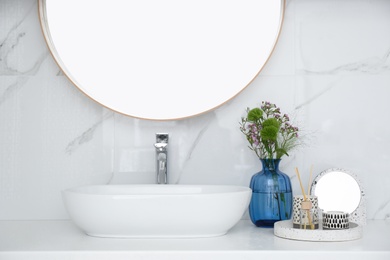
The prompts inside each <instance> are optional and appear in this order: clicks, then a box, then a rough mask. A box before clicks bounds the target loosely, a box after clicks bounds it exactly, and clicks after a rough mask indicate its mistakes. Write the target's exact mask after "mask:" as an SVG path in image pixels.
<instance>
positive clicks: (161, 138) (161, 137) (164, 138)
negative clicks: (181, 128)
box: [156, 133, 169, 144]
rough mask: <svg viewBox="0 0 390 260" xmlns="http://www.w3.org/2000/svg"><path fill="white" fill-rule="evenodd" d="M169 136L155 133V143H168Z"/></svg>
mask: <svg viewBox="0 0 390 260" xmlns="http://www.w3.org/2000/svg"><path fill="white" fill-rule="evenodd" d="M168 137H169V134H167V133H157V134H156V143H166V144H167V143H168Z"/></svg>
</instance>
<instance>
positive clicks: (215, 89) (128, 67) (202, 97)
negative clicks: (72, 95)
mask: <svg viewBox="0 0 390 260" xmlns="http://www.w3.org/2000/svg"><path fill="white" fill-rule="evenodd" d="M49 1H51V0H38V4H39V8H38V9H39V17H40V22H41V27H42V31H43V34H44V37H45V40H46V43H47V45H48V47H49V49H50V52H51V54H52V56H53V57H54V59H55V61H56V62H57V64H58V66H59V67H60V68H61V70H62V71H63V72H64V74H65V76H66V77H67V78H68V79H69V80H70V81H71V82H72V83H73V84H74V85H75V86H76V87H77V88H79V90H81V91H82V92H83V93H84V94H86V95H87V96H88V97H89V98H91V99H92V100H94V101H96V102H98V103H99V104H101V105H102V106H104V107H106V108H109V109H111V110H114V111H116V112H118V113H121V114H124V115H128V116H132V117H135V118H141V119H150V120H177V119H183V118H188V117H192V116H196V115H199V114H203V113H206V112H208V111H211V110H213V109H215V108H217V107H219V106H221V105H223V104H225V103H226V102H228V101H230V100H231V99H232V98H234V97H236V96H237V95H238V94H239V93H241V92H242V91H243V90H244V89H245V88H246V87H247V86H248V85H249V84H250V83H251V82H252V81H253V80H254V79H255V78H256V77H257V76H258V74H259V73H260V71H261V70H262V69H263V67H264V66H265V64H266V63H267V62H268V60H269V58H270V56H271V54H272V53H273V51H274V48H275V46H276V43H277V41H278V38H279V35H280V31H281V26H282V23H283V18H284V9H285V0H278V1H275V0H261V1H260V0H247V1H246V2H245V3H248V4H249V3H251V4H255V3H256V4H257V3H266V2H272V3H275V2H276V3H278V8H279V9H277V12H278V17H277V18H276V20H277V21H273V24H274V25H273V29H270V31H272V32H271V33H270V35H271V36H270V37H268V39H266V38H262V37H261V36H260V35H261V34H260V33H259V34H256V33H255V32H256V29H250V30H249V29H248V32H246V33H244V34H241V32H243V31H246V30H245V29H246V28H247V27H248V28H249V25H251V26H253V25H254V22H253V21H261V19H260V18H259V17H265V16H266V13H267V12H266V11H267V10H265V11H264V12H263V13H261V14H260V11H262V10H255V11H254V10H252V9H253V8H247V9H246V10H244V11H245V12H248V13H245V14H247V15H246V16H243V17H240V19H236V18H235V16H234V15H231V16H228V15H225V19H224V20H222V19H221V20H222V21H223V23H225V24H228V23H230V22H231V20H232V21H233V22H232V23H230V24H229V26H228V27H223V28H224V29H221V30H220V31H215V32H214V33H210V32H209V31H206V30H205V27H210V26H211V25H210V26H209V23H206V22H205V24H206V25H207V26H204V27H202V28H203V30H204V31H206V32H204V33H205V35H208V37H209V38H207V39H204V37H203V38H202V37H195V38H194V41H195V42H197V45H196V46H198V45H201V44H202V43H208V42H210V43H211V42H214V41H213V40H212V39H214V40H216V39H217V38H213V36H214V35H215V34H218V33H221V34H222V32H223V31H228V33H226V34H225V35H224V36H225V38H223V39H225V40H223V41H222V43H218V44H217V45H215V46H213V48H210V50H211V52H210V53H211V54H210V53H208V52H206V51H204V49H202V48H200V49H197V48H195V47H192V49H191V48H190V50H191V53H192V52H195V53H196V52H199V53H197V54H195V55H193V56H191V59H188V60H187V59H186V58H184V59H181V57H179V58H178V60H175V61H174V62H172V61H170V62H171V63H175V64H179V65H178V66H172V67H170V66H171V65H172V64H171V63H170V64H167V63H166V62H167V60H170V58H171V57H176V56H173V55H172V56H169V55H168V56H163V57H164V58H159V59H157V58H156V59H155V60H153V58H154V56H153V55H156V56H157V55H159V54H160V53H165V52H167V51H168V52H169V51H171V53H173V52H175V54H176V52H177V51H176V49H175V48H186V46H187V45H186V44H178V45H176V47H175V48H173V49H171V45H174V44H175V41H174V40H172V42H170V43H169V44H167V45H166V46H165V48H164V49H163V51H159V52H156V53H154V54H153V55H152V56H151V57H150V56H148V57H147V58H145V59H144V57H146V56H147V55H148V52H149V51H150V50H153V49H158V48H159V46H160V43H159V44H158V45H153V46H154V47H152V48H149V49H148V50H147V51H146V52H142V57H141V59H140V60H137V62H135V63H134V64H130V62H129V63H127V62H128V61H130V60H132V59H129V58H126V59H123V60H122V62H125V63H116V62H111V59H108V60H106V61H105V62H102V65H101V66H97V67H96V68H93V69H90V65H89V64H87V62H86V61H90V60H95V61H94V62H92V63H95V64H96V63H98V62H99V58H97V57H95V56H94V55H97V56H98V54H99V53H93V52H91V53H89V52H88V51H89V49H90V46H93V45H95V44H92V43H97V42H98V41H93V42H92V43H91V44H86V45H85V46H80V45H82V44H83V43H84V42H86V39H87V38H86V37H85V36H86V35H90V34H92V33H91V32H93V31H94V30H95V29H92V28H90V27H85V28H86V29H85V30H84V31H81V33H79V34H77V33H74V34H72V33H73V32H74V31H73V30H72V29H68V27H53V28H62V29H61V30H60V29H59V30H55V29H52V30H51V28H52V27H51V26H52V25H49V22H48V20H49V19H50V17H52V16H54V17H56V16H58V15H55V14H54V15H52V14H49V13H48V10H47V4H48V2H49ZM86 1H87V0H82V1H77V6H79V5H80V3H82V2H86ZM115 1H116V2H115V3H119V1H121V0H115ZM54 2H57V3H60V2H62V3H66V4H69V2H70V1H58V0H57V1H54ZM123 2H126V3H129V2H131V1H129V0H124V1H123ZM138 2H139V1H138ZM145 2H146V1H145ZM149 2H150V1H149ZM160 2H161V1H155V2H153V4H158V3H160ZM166 2H167V1H164V2H163V3H166ZM168 2H169V3H170V4H175V6H174V7H177V6H176V5H178V3H182V1H176V2H175V0H170V1H168ZM214 2H218V1H214ZM222 2H223V1H222ZM222 2H219V3H222ZM230 2H232V3H233V2H234V3H235V4H236V5H237V6H240V7H241V6H242V5H244V2H242V0H237V1H230ZM230 2H229V3H230ZM91 3H92V4H94V5H98V4H99V3H101V4H102V5H103V4H104V7H105V8H106V9H108V10H107V11H106V12H107V13H109V12H110V11H112V10H114V9H110V7H112V6H115V5H114V3H113V2H112V1H110V2H109V3H110V4H109V5H107V3H108V2H107V1H103V0H100V1H91ZM161 3H162V2H161ZM187 3H190V4H191V3H192V6H191V7H192V8H193V7H195V5H194V3H196V4H197V5H198V3H204V4H205V5H206V4H207V5H208V6H207V8H198V9H197V12H192V11H191V12H188V13H185V15H182V16H189V15H192V14H193V13H194V14H195V15H199V14H202V15H203V16H200V17H204V16H207V12H206V11H207V10H208V8H209V7H210V6H211V5H210V3H212V2H210V1H199V0H197V1H192V2H191V1H189V2H186V4H187ZM226 3H227V2H225V3H224V4H226ZM164 5H165V4H164ZM226 5H227V4H226ZM237 6H236V7H237ZM94 7H95V6H92V7H91V6H90V7H89V10H93V9H94ZM221 7H224V6H221V5H220V6H217V5H215V6H214V9H215V10H218V11H220V9H216V8H221ZM159 8H162V6H160V7H159ZM184 8H186V7H185V6H184ZM210 8H211V7H210ZM230 8H231V9H230V12H232V10H235V8H232V7H230ZM123 9H124V8H116V9H115V10H116V11H118V12H119V10H123ZM152 9H153V8H152ZM155 9H158V8H155ZM170 9H173V8H170ZM236 9H237V8H236ZM132 10H133V9H131V8H130V9H126V11H129V12H130V11H132ZM135 10H136V9H135ZM175 10H176V9H175ZM205 10H206V11H205ZM77 11H78V9H77V8H74V7H73V8H69V9H68V10H65V8H64V7H62V8H60V12H61V13H64V14H65V16H64V17H65V18H64V19H63V20H65V21H67V23H63V22H61V21H63V20H61V21H60V22H58V23H56V24H60V25H61V26H63V25H68V24H70V23H69V21H73V20H75V18H76V17H81V18H80V19H83V20H86V21H88V22H89V23H90V25H91V24H92V25H94V22H91V21H92V17H91V16H88V17H87V16H86V15H85V13H82V12H81V15H80V14H79V13H77ZM150 11H151V9H148V12H150ZM157 11H160V9H158V10H157ZM167 11H168V10H167V9H165V11H164V12H162V13H165V12H167ZM203 11H205V12H203ZM137 12H138V11H135V12H134V11H133V12H132V14H133V16H136V13H137ZM274 12H275V10H274ZM159 13H160V12H155V13H154V15H155V16H157V15H158V14H159ZM219 13H220V12H219ZM176 14H178V15H180V13H179V12H178V11H177V10H176V11H175V12H171V13H170V15H169V16H168V17H171V16H174V15H176ZM234 14H236V13H234ZM125 15H126V13H124V16H125ZM213 15H214V16H213ZM130 16H131V15H130ZM140 17H141V18H139V19H142V17H143V16H140ZM148 17H149V18H150V17H151V16H148ZM159 17H161V16H159ZM164 17H165V16H164ZM210 17H211V18H213V20H212V21H214V20H216V21H218V18H216V17H215V13H213V14H212V15H211V16H210ZM245 17H248V18H256V19H254V20H250V19H248V21H247V23H246V25H247V27H246V26H241V27H239V26H237V29H235V30H233V29H234V28H235V27H236V26H235V25H236V23H237V22H238V21H239V20H245V19H244V18H245ZM105 18H106V17H100V19H98V20H95V22H96V23H98V22H99V21H102V23H100V26H101V27H100V28H103V27H105V25H106V22H107V19H105ZM196 18H197V20H196V23H200V21H203V18H199V17H196ZM90 19H91V21H89V20H90ZM111 19H114V18H110V19H108V20H111ZM234 19H236V20H234ZM264 19H265V18H264ZM274 19H275V18H274ZM114 20H115V19H114ZM167 20H169V19H167ZM142 21H143V23H144V24H145V23H147V20H142ZM160 22H161V19H160V20H159V22H154V23H152V27H153V26H157V25H159V24H160ZM171 22H172V21H171ZM126 24H127V23H126ZM133 24H134V23H133ZM172 24H174V25H177V24H180V22H178V21H175V23H172ZM264 24H266V23H261V24H260V22H259V24H256V26H258V27H259V30H260V25H261V26H262V27H261V30H266V31H267V30H268V29H267V27H268V24H266V25H267V26H265V25H264ZM270 24H271V23H270ZM190 25H191V22H188V23H187V24H186V27H185V31H186V30H187V29H188V27H190ZM79 27H80V28H84V27H83V25H81V24H77V23H76V24H75V25H73V27H71V28H79ZM116 27H117V26H115V27H109V29H108V30H107V31H105V33H103V34H102V35H103V36H105V37H106V38H108V40H110V35H111V36H112V35H114V34H110V33H111V31H114V29H112V28H116ZM166 27H169V26H165V27H162V28H160V30H164V28H166ZM134 28H136V29H138V27H137V26H134ZM148 28H149V29H150V28H151V27H148ZM256 28H257V27H256ZM264 28H265V29H264ZM116 29H117V28H116ZM99 30H100V29H99ZM122 30H123V29H122ZM261 30H260V31H261ZM138 31H141V33H144V32H149V31H148V30H143V29H142V30H138ZM194 31H201V29H197V27H195V29H194ZM230 31H234V32H230ZM58 32H60V33H58ZM69 32H70V34H67V33H69ZM180 32H183V30H182V31H180ZM153 33H154V34H158V33H159V31H154V32H153ZM153 33H151V34H152V35H154V34H153ZM202 33H203V31H202ZM168 34H169V31H168ZM173 34H178V33H177V32H176V31H174V33H173ZM66 35H68V36H66ZM77 35H78V36H79V37H75V36H77ZM115 35H118V34H115ZM186 35H187V36H188V37H191V36H192V33H191V32H190V33H189V34H186ZM199 35H201V36H202V35H204V34H199ZM61 37H63V38H65V39H71V41H70V42H68V43H66V44H59V42H61V41H60V40H59V39H60V38H61ZM80 37H81V38H80ZM83 37H84V38H83ZM97 37H99V33H98V34H97ZM180 37H181V36H180ZM226 37H227V38H226ZM251 37H253V38H251ZM130 38H131V37H130ZM141 38H142V37H139V35H138V37H134V38H131V39H130V40H131V41H130V42H128V41H127V40H128V39H127V38H126V39H125V38H121V40H120V41H118V42H115V45H114V46H111V48H110V50H109V51H111V52H112V51H114V53H115V55H111V54H110V53H109V54H106V55H101V56H115V57H116V56H121V53H123V52H122V51H121V50H123V49H121V48H119V47H118V48H117V45H120V44H123V42H126V43H132V42H133V41H135V39H141ZM167 38H168V37H167ZM172 38H173V37H172ZM182 38H183V37H181V38H178V39H179V40H181V39H182ZM218 38H219V37H218ZM74 39H76V40H74ZM83 39H84V40H83ZM168 39H170V38H168ZM174 39H175V38H174ZM226 39H232V40H231V41H228V40H226ZM243 39H244V40H243ZM165 40H166V38H164V40H162V41H161V42H164V41H165ZM176 41H177V39H176ZM235 41H236V42H235ZM230 42H232V43H231V44H232V45H229V47H227V49H226V50H224V51H222V52H220V53H219V49H223V47H224V45H227V43H230ZM73 43H77V44H76V45H75V46H73V47H68V46H70V45H72V44H73ZM140 43H141V44H143V45H145V42H143V41H140ZM146 43H148V42H146ZM186 43H188V42H186ZM238 43H241V44H242V43H244V45H243V46H241V45H238ZM252 43H253V46H254V47H255V48H254V47H253V46H252V45H251V44H252ZM263 43H264V46H266V48H264V49H266V50H265V51H264V52H263V50H260V49H263V48H261V47H259V48H257V47H258V46H262V44H263ZM236 45H237V46H238V47H237V48H236V47H235V46H236ZM246 45H248V48H245V47H246ZM249 45H251V46H252V48H254V49H255V50H256V51H255V52H254V53H251V51H252V50H251V48H249ZM60 46H62V47H60ZM64 46H65V47H64ZM126 46H127V45H126ZM137 46H138V47H139V45H137ZM232 46H233V47H232ZM82 47H84V49H83V48H82ZM127 47H128V46H127ZM205 48H206V49H207V48H208V45H206V47H205ZM78 49H80V51H81V52H80V53H81V54H80V53H79V54H77V56H78V57H81V56H86V57H87V58H86V59H85V60H82V61H80V60H79V61H72V62H70V59H68V58H67V55H66V54H69V53H73V51H75V50H78ZM100 49H102V48H100ZM116 49H118V50H116ZM127 49H131V50H132V49H137V48H133V46H132V48H127ZM140 49H141V48H138V49H137V50H140ZM246 49H248V50H246ZM180 50H181V51H182V50H183V49H180ZM246 51H247V52H248V53H246ZM260 51H261V52H260ZM217 52H218V54H216V53H217ZM240 52H242V54H241V53H240ZM188 53H190V52H187V53H183V55H184V56H185V55H188ZM214 54H215V58H211V57H214ZM227 54H229V55H231V56H227ZM131 55H135V54H134V52H133V53H132V54H131ZM183 55H178V56H183ZM202 55H205V56H204V57H206V58H204V59H203V60H204V62H203V63H199V64H198V63H197V62H198V60H197V57H198V56H202ZM241 56H243V57H245V59H241ZM88 57H89V58H88ZM148 59H149V61H148V62H145V64H142V63H143V62H144V61H146V60H148ZM134 60H135V61H136V59H134ZM221 60H222V62H221V63H217V62H220V61H221ZM247 60H248V62H246V61H247ZM187 61H190V62H189V63H188V64H189V65H188V64H187V63H185V62H187ZM180 62H182V63H183V66H181V63H180ZM213 62H215V64H214V63H213ZM154 63H156V64H159V65H158V66H157V67H156V68H155V69H154V70H153V69H151V67H153V64H154ZM209 63H210V65H209ZM70 64H72V65H70ZM108 64H113V66H116V65H118V64H122V65H119V66H117V68H116V70H117V71H114V72H112V73H108V69H110V68H111V66H110V65H108ZM216 64H220V65H218V66H217V65H216ZM221 64H222V65H221ZM225 64H226V67H224V66H225ZM81 65H85V66H84V67H80V66H81ZM165 65H167V66H165ZM168 65H169V66H168ZM206 65H209V66H211V67H207V66H206ZM138 67H145V68H147V69H146V70H141V69H140V70H139V69H138ZM165 67H167V68H168V70H167V72H160V70H162V69H163V68H165ZM181 67H183V68H184V69H183V70H181ZM204 67H207V68H204ZM220 67H221V68H220ZM203 68H204V69H203ZM240 70H241V71H240ZM127 74H131V75H130V76H129V75H127ZM102 75H104V78H98V77H100V76H102ZM123 75H124V76H123ZM138 75H142V76H140V77H139V78H138ZM84 76H86V77H84ZM122 76H123V77H122ZM133 78H137V79H136V80H135V81H132V80H133ZM127 79H131V81H129V82H126V80H127ZM152 79H153V80H152ZM100 83H103V84H102V86H100V85H99V84H100ZM183 86H184V87H183ZM155 87H156V88H155ZM201 87H203V88H201ZM141 90H145V91H141ZM138 101H139V102H138Z"/></svg>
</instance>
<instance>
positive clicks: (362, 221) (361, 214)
mask: <svg viewBox="0 0 390 260" xmlns="http://www.w3.org/2000/svg"><path fill="white" fill-rule="evenodd" d="M332 172H341V173H345V174H348V175H350V176H351V177H352V178H353V179H354V180H355V181H356V182H357V184H358V186H359V189H360V202H359V205H358V206H357V207H356V209H355V210H354V211H353V212H352V213H350V214H349V221H350V222H354V223H356V224H359V225H366V203H365V193H364V189H363V186H362V183H361V181H360V179H359V178H358V177H357V176H356V174H354V173H352V172H350V171H348V170H346V169H342V168H330V169H327V170H325V171H322V172H321V173H320V174H318V175H317V176H316V177H315V178H314V180H313V182H312V185H311V188H310V194H311V195H315V190H316V186H317V184H318V181H320V179H321V178H322V177H324V176H325V175H327V174H329V173H332ZM318 200H319V201H320V200H321V198H318Z"/></svg>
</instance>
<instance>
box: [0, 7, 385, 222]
mask: <svg viewBox="0 0 390 260" xmlns="http://www.w3.org/2000/svg"><path fill="white" fill-rule="evenodd" d="M389 11H390V1H384V0H354V1H339V0H329V1H323V0H312V1H307V0H287V4H286V14H285V20H284V25H283V30H282V34H281V36H280V38H279V41H278V44H277V46H276V48H275V51H274V53H273V55H272V56H271V59H270V61H269V62H268V63H267V65H266V66H265V68H264V70H263V71H262V72H261V73H260V75H259V76H258V77H257V78H256V79H255V80H254V81H253V82H252V83H251V84H250V85H249V86H248V87H247V88H246V89H245V90H244V91H242V93H240V94H239V95H238V96H237V97H236V98H234V99H233V100H231V101H229V102H228V103H227V104H225V105H223V106H221V107H219V108H218V109H216V110H214V111H212V112H210V113H206V114H203V115H199V116H197V117H194V118H188V119H184V120H180V121H175V122H173V121H172V122H154V121H145V120H140V119H134V118H128V117H125V116H123V115H120V114H117V113H114V112H111V111H108V110H107V109H105V108H103V107H101V106H100V105H98V104H96V103H94V102H93V101H91V100H90V99H89V98H87V97H86V96H85V95H83V94H81V93H79V91H78V89H76V88H75V87H73V86H72V84H71V83H70V82H69V81H68V80H67V79H66V77H64V76H63V73H62V72H61V70H60V69H59V68H58V66H57V65H56V63H55V62H54V60H53V58H52V57H51V56H50V54H49V51H48V49H47V46H46V43H45V41H44V38H43V35H42V32H41V29H40V26H39V20H38V12H37V1H36V0H3V1H0V208H1V209H2V210H1V211H0V220H1V219H3V220H4V219H18V220H20V219H30V220H31V219H66V218H68V216H67V214H66V212H65V209H64V207H63V204H62V201H61V194H60V192H61V190H63V189H66V188H70V187H74V186H79V185H85V184H106V183H108V182H110V178H111V177H113V176H116V177H118V176H122V177H125V178H122V179H121V178H119V179H118V178H117V179H116V180H118V181H122V180H126V182H128V183H150V182H153V180H154V178H153V177H154V175H153V174H154V170H155V169H154V168H155V165H154V150H153V142H154V138H155V133H157V132H168V133H169V134H170V147H169V156H170V161H169V169H170V171H171V172H170V173H171V177H172V179H171V183H178V184H236V185H248V184H249V180H250V177H251V176H252V175H253V174H254V173H256V172H258V171H259V170H260V163H259V161H258V159H257V158H256V156H255V155H254V154H253V153H252V152H251V151H250V150H249V149H248V148H247V144H246V141H245V138H244V136H243V135H242V134H241V133H240V131H239V125H238V123H239V121H240V118H241V116H242V115H243V113H244V111H245V109H246V107H254V106H255V105H258V104H260V103H261V101H263V100H268V101H271V102H273V103H276V104H277V105H279V106H280V107H281V108H282V110H283V111H287V112H288V113H289V114H290V115H291V114H292V115H293V116H294V117H295V118H296V122H297V123H298V126H299V127H300V128H301V129H302V130H303V133H302V134H303V135H304V136H306V138H307V139H308V140H306V141H307V142H306V144H305V146H303V147H301V148H300V149H299V150H297V151H295V152H294V153H292V155H291V156H290V157H285V158H284V159H283V160H282V163H281V170H282V171H283V172H285V173H286V174H288V175H289V176H290V177H291V181H292V185H293V189H294V190H295V191H297V192H299V184H298V181H297V178H296V177H295V174H294V167H296V166H298V167H299V169H302V171H304V169H310V166H311V165H312V164H313V165H314V169H315V174H318V173H320V172H321V171H323V170H325V169H328V168H345V169H350V170H351V171H353V172H354V173H355V174H356V175H357V176H359V177H360V179H361V180H362V185H363V187H364V189H365V195H366V196H365V199H366V206H367V218H368V219H389V218H390V217H389V216H390V206H389V205H390V190H389V189H388V187H390V178H389V176H388V169H389V167H390V165H389V158H390V152H389V150H388V147H389V146H390V136H389V134H388V133H389V132H390V121H389V120H388V119H387V117H386V116H385V115H386V111H390V103H389V102H388V99H389V97H390V88H389V84H390V73H389V72H390V58H389V57H390V47H389V46H390V45H389V43H390V34H388V33H387V32H388V31H389V28H390V16H389V15H388V14H389ZM114 40H115V39H113V41H114ZM97 55H99V54H97ZM111 65H113V66H115V64H111ZM188 80H189V81H190V80H191V79H188ZM185 85H186V82H183V87H185ZM205 95H218V92H217V91H212V90H210V92H209V93H205ZM178 109H180V108H178ZM290 112H291V113H290ZM312 133H313V134H312ZM302 175H303V176H302V178H303V180H302V181H303V182H307V181H308V176H307V175H305V174H304V172H303V173H302ZM114 179H115V178H114ZM110 183H111V182H110Z"/></svg>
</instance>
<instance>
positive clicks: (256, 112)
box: [248, 108, 263, 122]
mask: <svg viewBox="0 0 390 260" xmlns="http://www.w3.org/2000/svg"><path fill="white" fill-rule="evenodd" d="M262 116H263V111H262V110H261V109H260V108H253V109H251V110H249V112H248V121H251V122H255V121H257V120H259V119H260V118H262Z"/></svg>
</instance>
